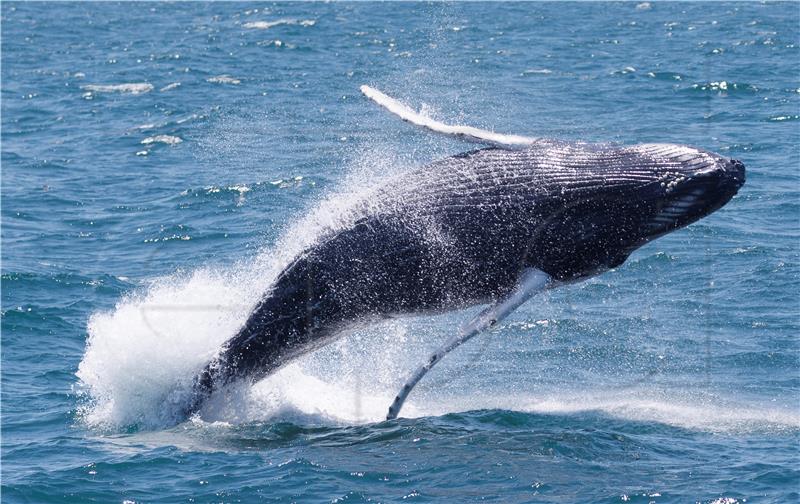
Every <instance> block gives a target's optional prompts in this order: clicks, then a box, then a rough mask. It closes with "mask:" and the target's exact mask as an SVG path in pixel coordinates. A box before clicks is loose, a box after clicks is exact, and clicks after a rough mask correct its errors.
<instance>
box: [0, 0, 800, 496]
mask: <svg viewBox="0 0 800 504" xmlns="http://www.w3.org/2000/svg"><path fill="white" fill-rule="evenodd" d="M0 9H1V12H2V475H1V477H2V502H4V503H5V502H8V503H21V502H35V503H49V502H52V503H85V502H101V503H107V502H111V503H113V502H117V503H123V502H125V503H131V502H135V503H150V502H153V503H161V502H261V501H264V502H290V501H296V502H406V501H408V502H478V501H482V502H504V503H506V502H557V503H573V502H591V503H618V502H619V503H622V502H630V503H651V502H652V503H667V502H678V503H695V502H699V503H715V504H733V503H744V502H748V503H762V502H770V503H786V502H798V501H800V149H798V146H799V145H800V72H799V71H798V69H799V68H800V4H798V3H771V2H770V3H755V2H753V3H718V2H714V3H657V2H652V3H647V2H644V3H635V2H634V3H464V4H462V3H393V4H383V3H292V4H283V3H265V4H261V3H259V4H255V3H253V4H244V3H194V2H192V3H183V2H178V3H44V2H37V3H18V2H3V3H2V6H1V7H0ZM362 84H369V85H371V86H374V87H376V88H378V89H381V90H383V91H384V92H386V93H388V94H390V95H392V96H396V97H397V98H398V99H401V100H402V101H404V102H405V103H408V104H409V105H410V106H412V107H414V108H416V109H421V110H422V111H423V113H425V114H428V115H430V116H432V117H435V118H437V119H439V120H443V121H445V122H449V123H457V124H467V125H473V126H477V127H481V128H486V129H491V130H495V131H498V132H504V133H515V134H522V135H531V136H540V137H552V138H563V139H569V140H585V141H598V142H615V143H623V144H633V143H639V142H672V143H681V144H690V145H695V146H698V147H702V148H705V149H709V150H712V151H716V152H719V153H721V154H723V155H726V156H730V157H735V158H738V159H741V160H742V161H743V162H744V163H745V165H746V166H747V170H748V171H747V183H746V185H745V186H744V187H743V188H742V190H741V191H740V193H739V195H738V196H736V197H735V198H734V199H733V200H732V201H731V202H730V203H729V204H728V205H727V206H726V207H724V208H723V209H722V210H720V211H718V212H716V213H715V214H713V215H711V216H710V217H708V218H706V219H703V220H702V221H700V222H698V223H696V224H694V225H692V226H690V227H688V228H686V229H683V230H681V231H678V232H675V233H673V234H670V235H668V236H666V237H664V238H662V239H659V240H656V241H655V242H652V243H650V244H648V245H647V246H645V247H644V248H642V249H640V250H638V251H637V252H635V253H634V254H633V255H632V256H631V257H630V259H629V260H628V261H627V262H626V263H625V264H624V265H622V266H621V267H619V268H618V269H616V270H613V271H610V272H608V273H606V274H604V275H602V276H599V277H596V278H594V279H592V280H590V281H587V282H584V283H580V284H576V285H572V286H568V287H564V288H561V289H557V290H553V291H550V292H548V293H546V294H544V295H542V296H538V297H536V298H534V299H533V300H531V301H530V302H528V303H527V304H526V305H524V306H523V307H521V308H520V309H519V310H518V311H517V312H515V313H514V314H513V315H512V316H511V317H509V318H508V319H506V320H505V321H503V322H502V323H501V324H500V325H499V327H497V328H496V329H494V330H492V331H491V332H490V333H488V334H485V335H482V336H481V337H478V338H476V339H474V340H472V341H471V342H469V343H468V344H466V345H464V346H463V347H461V348H459V349H458V350H456V351H454V352H453V353H452V354H450V355H448V356H447V358H446V359H444V361H443V362H442V364H441V365H440V366H438V367H436V368H435V369H434V370H433V371H432V372H431V373H430V374H429V375H428V376H427V377H425V378H424V379H423V381H422V382H421V383H420V384H419V386H418V387H417V388H416V389H415V390H414V392H413V393H412V394H411V396H410V398H409V402H408V403H407V405H406V408H405V409H404V410H403V417H402V418H400V419H399V420H397V421H389V422H387V421H383V418H384V416H385V414H386V411H387V408H388V406H389V404H390V402H391V399H392V398H393V397H394V395H395V394H396V392H397V391H398V389H399V387H400V386H401V384H402V383H403V381H404V379H405V378H406V377H407V376H408V374H409V373H410V372H411V371H412V370H413V369H414V368H415V367H416V366H417V365H419V364H420V363H421V362H422V361H423V359H424V358H425V356H426V355H427V353H428V352H430V351H431V350H432V349H433V348H435V347H436V346H438V345H439V344H441V343H442V342H443V341H444V340H445V339H447V338H448V337H449V336H451V335H452V334H453V332H454V331H455V329H456V327H457V326H458V324H459V323H461V322H462V321H463V320H465V319H466V318H468V317H470V316H471V315H472V314H473V313H474V312H475V309H471V310H467V311H466V312H462V313H446V314H442V315H439V316H419V317H414V316H408V317H403V318H399V319H393V320H389V321H386V322H383V323H376V324H374V325H371V326H369V327H364V328H361V329H358V330H357V331H354V332H352V333H349V334H347V335H345V336H344V337H343V338H342V339H341V340H339V341H338V342H336V343H334V344H332V345H330V346H328V347H325V348H323V349H321V350H319V351H317V352H316V353H314V354H311V355H308V356H305V357H303V358H302V359H300V360H298V361H296V362H295V363H293V364H291V365H289V366H287V367H286V368H284V369H282V370H281V371H280V372H278V373H277V374H275V375H273V376H271V377H269V378H267V379H266V380H264V381H262V382H260V383H258V384H257V385H255V386H254V387H252V388H249V389H248V388H241V389H238V390H236V391H233V392H232V393H231V396H230V400H229V401H228V402H221V403H220V404H218V405H216V406H214V405H212V406H211V407H209V409H207V410H205V411H204V414H203V415H201V416H200V417H198V418H194V419H192V420H190V421H184V422H180V423H176V420H175V418H176V408H177V406H176V404H175V402H174V401H173V400H172V399H171V398H172V397H173V396H172V395H170V391H172V390H174V388H175V387H176V384H181V383H184V384H185V383H186V382H187V381H188V380H191V377H192V375H193V372H194V370H196V369H197V366H198V365H202V364H203V362H205V361H206V360H207V359H209V358H210V356H211V355H213V353H214V352H215V351H216V349H218V348H219V346H220V345H221V344H222V343H223V342H224V341H225V340H226V339H227V338H229V337H230V336H231V335H232V334H233V333H234V332H235V331H236V329H237V327H238V326H239V324H241V323H242V321H243V319H244V318H245V317H246V316H247V314H248V311H249V310H250V309H251V308H252V306H253V305H254V303H255V302H256V301H257V300H258V298H259V296H260V295H261V293H262V292H263V291H264V290H266V289H267V288H269V286H270V284H271V282H272V280H273V279H274V278H275V275H276V274H277V273H278V272H279V271H280V269H281V268H282V267H283V266H285V265H286V264H287V263H288V262H289V261H290V260H291V258H292V257H293V256H294V255H295V254H297V253H299V252H300V251H302V250H303V248H304V247H306V246H308V245H309V244H311V243H313V242H314V240H315V239H316V237H318V236H319V235H320V233H322V232H324V231H325V230H326V229H329V228H330V227H332V226H336V225H337V223H339V222H340V220H339V218H340V216H341V215H343V214H346V212H347V209H348V208H350V207H352V205H354V204H355V203H356V202H358V201H360V200H361V199H363V198H364V197H366V196H365V195H366V194H367V193H368V191H369V190H370V188H372V187H375V186H376V185H379V184H380V183H381V182H382V181H383V180H386V179H387V178H389V177H392V176H394V175H397V174H400V173H403V172H405V171H407V170H410V169H412V168H414V167H418V166H421V165H423V164H425V163H427V162H430V161H432V160H435V159H438V158H442V157H445V156H448V155H452V154H456V153H459V152H463V151H466V150H469V149H472V148H474V147H475V145H474V144H469V143H466V142H463V141H459V140H456V139H451V138H444V137H442V136H438V135H434V134H431V133H427V132H425V131H421V130H419V129H416V128H413V127H412V126H410V125H408V124H406V123H403V122H402V121H400V120H398V119H397V118H395V117H393V116H391V115H389V114H387V113H385V112H384V111H383V110H381V109H379V108H378V107H377V106H376V105H374V104H373V103H371V102H370V101H369V100H367V99H366V98H364V97H363V96H362V95H361V94H360V92H359V86H361V85H362Z"/></svg>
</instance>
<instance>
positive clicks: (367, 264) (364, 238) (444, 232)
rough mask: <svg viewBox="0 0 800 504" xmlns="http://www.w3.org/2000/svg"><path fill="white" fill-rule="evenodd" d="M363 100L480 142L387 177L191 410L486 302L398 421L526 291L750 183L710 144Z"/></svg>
mask: <svg viewBox="0 0 800 504" xmlns="http://www.w3.org/2000/svg"><path fill="white" fill-rule="evenodd" d="M362 92H363V93H364V94H365V95H366V96H367V97H369V98H371V99H372V100H374V101H375V102H377V103H378V104H380V105H382V106H383V107H385V108H386V109H388V110H389V111H390V112H393V113H395V114H396V115H399V116H400V117H401V118H402V119H404V120H406V121H408V122H411V123H413V124H415V125H418V126H421V127H424V128H427V129H429V130H431V131H435V132H439V133H444V134H450V135H456V136H460V137H462V138H464V139H467V140H472V141H476V142H479V143H483V144H485V145H487V147H485V148H481V149H478V150H472V151H469V152H465V153H463V154H458V155H455V156H452V157H448V158H446V159H442V160H440V161H436V162H433V163H431V164H429V165H426V166H424V167H422V168H419V169H415V170H413V171H410V172H408V173H405V174H402V175H400V176H398V177H395V178H393V179H390V180H389V181H387V182H386V183H384V184H383V185H381V186H380V187H378V188H376V189H375V190H374V191H373V193H371V194H370V195H369V197H368V198H367V200H368V202H365V204H364V205H363V209H362V210H361V213H360V214H359V216H358V218H357V219H355V220H353V222H352V223H351V224H350V225H348V226H345V227H344V228H342V229H337V230H332V231H331V232H330V233H328V234H327V235H323V236H322V237H320V239H319V240H318V241H317V242H316V243H315V244H314V245H312V246H310V247H309V248H307V249H306V250H304V251H303V252H302V253H300V254H299V255H298V256H297V257H295V258H294V260H293V261H292V262H291V263H290V264H289V265H288V266H287V267H286V268H285V269H284V270H283V271H282V272H281V273H280V274H279V275H278V277H277V279H276V280H275V282H274V284H273V285H272V287H271V288H270V289H269V290H268V291H267V292H266V293H265V294H264V296H263V297H262V298H261V300H260V301H259V302H258V303H257V305H256V306H255V307H254V309H253V310H252V313H251V314H250V316H249V318H248V319H247V322H246V323H245V324H244V326H243V327H242V328H241V330H240V331H239V332H238V334H236V335H235V336H234V337H232V338H231V339H230V340H228V342H227V343H226V344H225V345H224V346H223V348H222V349H221V351H220V352H219V354H218V356H217V357H216V358H214V359H213V360H212V362H210V363H209V364H208V365H207V366H206V367H205V368H204V369H203V370H202V371H201V372H200V373H199V374H198V375H197V376H196V377H195V379H194V382H193V383H194V385H193V390H192V393H191V398H190V400H189V404H188V406H187V407H186V409H185V411H184V413H185V414H186V415H190V414H193V413H195V412H197V411H198V410H199V409H200V407H201V406H202V404H203V403H204V401H205V400H206V399H207V398H208V397H209V396H210V395H211V394H212V393H213V392H215V391H217V390H220V389H222V388H224V387H225V386H226V385H228V384H231V383H233V382H237V381H240V380H249V381H251V382H255V381H257V380H259V379H261V378H263V377H265V376H266V375H268V374H270V373H271V372H274V371H275V370H277V369H278V368H280V367H281V366H283V365H284V364H286V363H287V362H289V361H291V360H292V359H294V358H296V357H298V356H300V355H302V354H305V353H307V352H310V351H312V350H314V349H316V348H319V347H321V346H323V345H326V344H328V343H330V342H331V341H332V340H333V339H335V338H336V337H337V336H338V335H340V334H342V333H343V331H345V330H346V329H347V328H348V327H352V326H353V325H354V324H363V323H369V322H370V321H373V320H378V319H381V318H384V317H389V316H392V315H397V314H408V313H412V314H413V313H425V312H427V313H430V312H434V313H435V312H443V311H446V310H456V309H461V308H466V307H469V306H473V305H478V304H488V307H487V308H485V309H484V310H483V311H482V312H480V314H479V315H478V316H476V317H475V318H474V319H472V320H470V321H469V322H467V323H465V324H464V325H463V326H461V327H460V328H459V329H458V330H457V331H456V333H455V334H454V335H453V337H452V338H451V339H449V340H448V341H447V342H446V343H445V344H444V345H443V346H442V347H441V348H439V349H438V350H437V351H435V352H434V353H433V354H432V355H431V356H430V357H429V358H428V360H427V361H425V363H424V364H423V365H422V366H421V367H420V368H419V369H418V370H417V371H416V372H414V373H413V374H412V375H411V377H410V378H409V379H408V381H407V382H406V384H405V385H404V387H403V388H402V389H401V390H400V393H399V394H398V395H397V397H396V398H395V400H394V403H393V404H392V405H391V407H390V409H389V413H388V415H387V418H388V419H392V418H395V417H396V416H397V415H398V414H399V412H400V409H401V407H402V405H403V402H404V401H405V399H406V397H407V396H408V394H409V393H410V392H411V389H412V388H413V386H414V385H415V384H416V383H417V382H418V381H419V380H420V379H421V378H422V376H423V375H424V374H425V373H426V372H427V371H428V370H429V369H430V368H431V367H432V366H434V365H435V364H436V363H437V362H438V361H439V360H440V359H441V358H442V357H443V356H444V355H445V354H446V353H447V352H449V351H450V350H452V349H453V348H455V347H457V346H458V345H460V344H461V343H463V342H464V341H467V340H468V339H470V338H472V337H473V336H475V335H477V334H479V333H480V332H481V331H484V330H485V329H487V328H489V327H491V326H492V325H494V324H495V323H497V322H498V321H500V320H501V319H503V318H504V317H505V316H506V315H508V314H509V313H511V312H512V311H513V310H514V309H515V308H517V307H518V306H519V305H521V304H522V303H524V302H525V301H526V300H527V299H529V298H530V297H531V296H533V295H534V294H536V293H538V292H541V291H543V290H545V289H549V288H553V287H557V286H559V285H563V284H567V283H571V282H576V281H580V280H583V279H586V278H589V277H591V276H594V275H597V274H599V273H602V272H604V271H606V270H608V269H610V268H615V267H617V266H619V265H621V264H622V263H623V262H624V261H625V260H626V259H627V258H628V256H629V255H630V254H631V252H633V251H634V250H636V249H637V248H639V247H641V246H642V245H644V244H646V243H648V242H649V241H651V240H653V239H655V238H658V237H660V236H663V235H664V234H667V233H669V232H671V231H674V230H676V229H679V228H682V227H684V226H687V225H689V224H691V223H693V222H695V221H697V220H698V219H701V218H702V217H705V216H707V215H708V214H710V213H712V212H714V211H715V210H717V209H719V208H721V207H722V206H723V205H725V204H726V203H727V202H728V201H729V200H730V199H731V198H732V197H733V196H734V195H735V194H736V192H737V191H738V190H739V188H740V187H741V186H742V185H743V184H744V181H745V168H744V165H743V164H742V163H741V162H740V161H738V160H735V159H730V158H727V157H724V156H721V155H719V154H715V153H713V152H709V151H706V150H703V149H698V148H694V147H688V146H683V145H672V144H641V145H633V146H619V145H610V144H590V143H583V142H567V141H557V140H547V139H536V138H529V137H523V136H518V135H501V134H497V133H492V132H488V131H483V130H480V129H477V128H472V127H467V126H450V125H446V124H442V123H440V122H437V121H434V120H432V119H430V118H428V117H425V116H423V115H421V114H419V113H417V112H415V111H414V110H412V109H411V108H409V107H407V106H405V105H403V104H402V103H400V102H398V101H396V100H394V99H392V98H390V97H388V96H386V95H385V94H383V93H381V92H380V91H377V90H375V89H373V88H370V87H367V86H363V87H362Z"/></svg>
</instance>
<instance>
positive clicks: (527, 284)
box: [386, 268, 552, 420]
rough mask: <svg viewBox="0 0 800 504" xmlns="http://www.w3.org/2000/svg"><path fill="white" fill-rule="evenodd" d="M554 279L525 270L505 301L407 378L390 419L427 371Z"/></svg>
mask: <svg viewBox="0 0 800 504" xmlns="http://www.w3.org/2000/svg"><path fill="white" fill-rule="evenodd" d="M551 280H552V278H551V277H550V275H548V274H547V273H545V272H544V271H541V270H538V269H535V268H530V269H526V270H525V271H523V273H522V275H521V276H520V279H519V282H518V283H517V285H516V287H515V288H514V289H513V290H512V291H511V292H510V293H509V294H508V296H506V297H505V298H503V299H502V300H500V301H499V302H497V303H495V304H494V305H492V306H489V307H488V308H486V309H485V310H483V311H482V312H481V313H480V314H479V315H478V316H476V317H475V318H473V319H472V320H470V321H469V322H467V323H466V324H464V325H462V326H461V327H460V328H459V331H458V334H457V335H455V336H453V337H452V338H450V339H449V340H447V342H446V343H445V344H444V345H442V346H441V347H439V348H438V349H437V350H436V351H435V352H433V353H432V354H431V355H430V357H428V360H427V362H426V363H425V364H424V365H422V366H421V367H419V368H418V369H417V370H416V371H415V372H414V374H413V375H411V377H410V378H409V379H408V381H406V383H405V385H403V388H402V389H400V392H399V393H398V394H397V397H395V398H394V402H392V405H391V406H390V407H389V413H387V414H386V419H387V420H393V419H395V418H397V415H398V414H399V413H400V409H401V408H402V407H403V403H404V402H405V400H406V398H407V397H408V394H410V393H411V389H413V388H414V386H415V385H416V384H417V383H418V382H419V381H420V380H421V379H422V377H423V376H425V373H427V372H428V371H430V369H431V368H432V367H433V366H435V365H436V363H437V362H439V361H440V360H441V359H442V357H444V356H445V354H447V353H448V352H450V351H451V350H453V349H454V348H456V347H457V346H459V345H461V344H462V343H464V342H466V341H468V340H470V339H472V338H473V337H474V336H477V335H478V334H479V333H480V332H482V331H484V330H486V329H488V328H490V327H492V326H493V325H495V324H496V323H497V322H499V321H501V320H503V319H504V318H506V317H507V316H508V315H509V314H510V313H511V312H513V311H514V310H515V309H517V308H518V307H519V306H520V305H521V304H522V303H524V302H525V301H527V300H528V299H530V298H531V296H533V295H534V294H536V293H537V292H541V291H543V290H545V289H547V287H548V286H549V285H550V283H551Z"/></svg>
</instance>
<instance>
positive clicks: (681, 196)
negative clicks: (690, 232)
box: [644, 158, 745, 239]
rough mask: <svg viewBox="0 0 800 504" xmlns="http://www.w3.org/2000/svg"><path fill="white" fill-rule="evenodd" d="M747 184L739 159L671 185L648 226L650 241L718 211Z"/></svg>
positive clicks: (646, 225)
mask: <svg viewBox="0 0 800 504" xmlns="http://www.w3.org/2000/svg"><path fill="white" fill-rule="evenodd" d="M744 182H745V167H744V164H743V163H742V162H741V161H739V160H736V159H725V158H722V159H719V160H718V162H717V163H716V164H715V166H714V168H713V169H710V170H709V169H707V168H705V169H703V170H701V171H698V172H695V173H694V174H693V175H689V176H686V175H683V176H680V177H679V178H678V179H676V180H675V181H673V182H671V183H667V184H666V186H665V187H666V192H665V193H664V194H662V199H661V200H660V201H661V203H660V204H658V205H657V210H656V212H655V213H654V214H653V215H652V217H650V218H649V219H648V220H647V222H646V224H645V226H644V229H645V231H646V232H647V233H648V234H649V235H650V236H649V237H648V239H652V238H655V237H657V236H661V235H663V234H665V233H668V232H670V231H673V230H675V229H677V228H679V227H683V226H686V225H688V224H691V223H692V222H695V221H696V220H698V219H701V218H703V217H705V216H706V215H708V214H710V213H712V212H714V211H716V210H717V209H719V208H721V207H722V206H723V205H725V204H726V203H727V202H728V201H730V199H731V198H732V197H733V196H734V195H735V194H736V193H737V192H738V191H739V189H740V188H741V187H742V186H743V185H744Z"/></svg>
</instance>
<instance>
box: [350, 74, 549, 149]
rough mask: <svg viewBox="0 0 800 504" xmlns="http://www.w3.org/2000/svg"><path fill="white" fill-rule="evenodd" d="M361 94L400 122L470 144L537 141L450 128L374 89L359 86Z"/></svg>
mask: <svg viewBox="0 0 800 504" xmlns="http://www.w3.org/2000/svg"><path fill="white" fill-rule="evenodd" d="M361 92H362V93H364V96H366V97H367V98H369V99H370V100H372V101H374V102H375V103H377V104H378V105H380V106H382V107H383V108H385V109H386V110H388V111H389V112H391V113H392V114H395V115H397V116H399V117H400V118H401V119H402V120H404V121H407V122H410V123H411V124H414V125H416V126H420V127H423V128H426V129H429V130H431V131H435V132H437V133H444V134H445V135H454V136H457V137H461V138H464V139H465V140H469V141H472V142H478V143H484V144H485V143H491V144H496V145H500V146H503V147H524V146H526V145H531V144H532V143H535V142H537V141H538V139H536V138H532V137H525V136H520V135H504V134H502V133H494V132H492V131H487V130H482V129H479V128H474V127H472V126H451V125H449V124H444V123H442V122H439V121H436V120H434V119H431V118H430V117H427V116H424V115H422V114H420V113H419V112H417V111H415V110H414V109H412V108H411V107H409V106H407V105H405V104H403V103H401V102H399V101H397V100H395V99H394V98H392V97H390V96H387V95H385V94H383V93H382V92H380V91H378V90H377V89H375V88H371V87H369V86H366V85H364V86H361Z"/></svg>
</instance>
